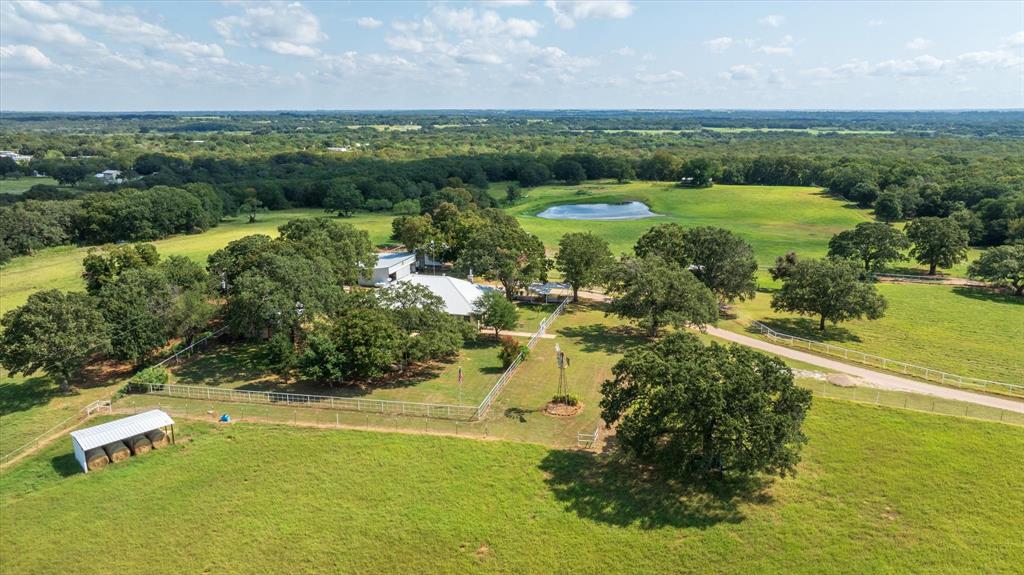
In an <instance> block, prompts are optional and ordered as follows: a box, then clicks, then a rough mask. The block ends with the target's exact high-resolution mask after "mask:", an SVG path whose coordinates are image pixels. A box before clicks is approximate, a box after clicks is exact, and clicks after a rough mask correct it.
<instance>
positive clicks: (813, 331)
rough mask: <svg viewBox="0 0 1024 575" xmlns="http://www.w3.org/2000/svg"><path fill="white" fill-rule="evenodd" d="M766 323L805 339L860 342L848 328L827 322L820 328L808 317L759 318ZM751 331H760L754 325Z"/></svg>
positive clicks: (780, 330)
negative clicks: (822, 328) (823, 328)
mask: <svg viewBox="0 0 1024 575" xmlns="http://www.w3.org/2000/svg"><path fill="white" fill-rule="evenodd" d="M759 321H760V322H761V323H763V324H764V325H766V326H768V327H770V328H771V329H774V330H775V331H777V332H781V333H784V334H786V335H795V336H797V337H802V338H804V339H810V340H814V341H822V342H851V341H853V342H859V341H861V339H860V336H858V335H857V334H855V333H853V332H852V331H850V330H848V329H846V328H845V327H839V326H836V325H832V324H830V323H826V324H825V330H824V331H822V330H820V329H818V320H817V319H812V318H808V317H772V318H765V319H763V320H759ZM747 331H748V332H750V333H760V332H759V330H758V329H757V328H756V327H754V326H753V325H751V326H749V327H747Z"/></svg>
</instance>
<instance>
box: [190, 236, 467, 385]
mask: <svg viewBox="0 0 1024 575" xmlns="http://www.w3.org/2000/svg"><path fill="white" fill-rule="evenodd" d="M279 231H280V236H279V237H277V238H274V239H271V238H270V237H268V236H264V235H251V236H246V237H244V238H241V239H239V240H235V241H233V242H231V243H229V244H228V245H227V246H226V247H224V248H223V249H221V250H218V251H217V252H214V253H213V254H211V255H210V257H209V258H208V270H209V272H210V274H211V275H212V276H213V277H214V278H215V279H216V280H217V281H219V282H220V284H221V286H222V290H223V292H224V297H225V299H226V302H225V305H224V309H223V317H224V320H225V321H226V322H227V323H228V325H230V326H231V328H232V332H233V333H234V334H235V335H236V336H238V337H246V338H257V339H266V340H267V347H268V350H270V352H271V353H269V354H268V356H269V357H270V358H271V360H272V361H273V363H275V364H276V366H277V367H278V368H279V369H281V370H285V371H288V370H291V369H296V368H297V369H298V370H299V372H300V373H301V374H302V375H304V376H305V377H308V378H310V379H314V380H316V381H320V382H323V383H327V384H331V385H334V384H339V383H351V382H353V381H364V380H367V379H371V378H375V377H379V376H382V375H385V374H386V373H389V372H393V371H401V370H404V369H406V368H408V367H409V366H412V365H415V364H417V363H420V362H424V361H429V360H434V359H442V358H446V357H450V356H452V355H453V354H455V353H457V351H458V349H459V348H460V347H461V346H462V343H463V341H464V339H466V338H467V337H472V336H473V335H475V334H474V330H473V328H472V326H470V325H469V324H468V323H466V322H462V321H459V320H456V319H453V318H451V317H450V316H448V314H447V313H445V311H444V306H443V301H442V300H441V299H440V298H438V297H437V296H435V295H433V294H432V293H431V292H430V291H429V290H426V288H423V287H422V286H416V285H413V284H408V283H401V284H399V285H397V286H393V287H391V288H388V289H381V290H376V291H374V292H366V291H361V290H353V289H351V288H352V287H353V286H355V285H356V283H357V282H358V280H359V278H360V277H362V276H364V275H366V274H367V273H368V271H369V270H372V269H373V266H374V264H375V263H376V254H375V251H374V249H373V245H372V244H371V243H370V239H369V236H368V235H367V233H366V232H365V231H363V230H357V229H356V228H354V227H353V226H351V225H349V224H346V223H342V222H338V221H336V220H332V219H329V218H307V219H300V220H293V221H291V222H288V223H287V224H285V225H283V226H281V227H280V228H279Z"/></svg>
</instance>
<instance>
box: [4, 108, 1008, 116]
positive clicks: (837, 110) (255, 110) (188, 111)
mask: <svg viewBox="0 0 1024 575" xmlns="http://www.w3.org/2000/svg"><path fill="white" fill-rule="evenodd" d="M202 112H216V113H245V114H260V113H265V114H276V113H288V112H323V113H335V112H338V113H348V114H361V113H374V114H379V113H389V112H393V113H406V112H445V113H448V112H799V113H844V112H871V113H883V114H884V113H889V112H891V113H907V112H911V113H913V112H929V113H961V112H1024V107H1021V108H635V107H630V108H252V109H244V108H223V109H219V108H206V109H203V108H194V109H177V110H174V109H139V110H9V109H0V114H108V115H109V114H197V113H202Z"/></svg>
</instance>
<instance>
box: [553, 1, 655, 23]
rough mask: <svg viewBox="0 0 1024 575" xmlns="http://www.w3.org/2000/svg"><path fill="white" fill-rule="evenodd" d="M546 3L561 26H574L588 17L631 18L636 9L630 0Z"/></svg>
mask: <svg viewBox="0 0 1024 575" xmlns="http://www.w3.org/2000/svg"><path fill="white" fill-rule="evenodd" d="M544 5H545V6H547V7H548V8H549V9H551V13H552V14H553V15H554V17H555V24H557V25H558V26H559V27H560V28H573V27H575V26H576V21H577V20H585V19H587V18H620V19H621V18H629V17H630V16H632V15H633V11H634V10H635V7H634V6H633V3H632V2H629V1H628V0H547V1H546V2H545V3H544Z"/></svg>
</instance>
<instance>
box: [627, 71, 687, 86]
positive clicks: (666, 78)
mask: <svg viewBox="0 0 1024 575" xmlns="http://www.w3.org/2000/svg"><path fill="white" fill-rule="evenodd" d="M685 78H686V74H684V73H682V72H680V71H679V70H669V71H668V72H662V73H660V74H637V75H636V81H637V82H640V83H641V84H671V83H673V82H678V81H680V80H683V79H685Z"/></svg>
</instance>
